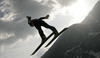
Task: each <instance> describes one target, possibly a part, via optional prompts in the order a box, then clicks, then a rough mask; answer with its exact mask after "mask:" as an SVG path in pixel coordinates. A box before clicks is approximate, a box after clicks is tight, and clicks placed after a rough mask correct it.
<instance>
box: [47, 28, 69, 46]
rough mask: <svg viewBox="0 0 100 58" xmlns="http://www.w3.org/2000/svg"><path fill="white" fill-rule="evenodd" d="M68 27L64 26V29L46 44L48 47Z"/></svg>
mask: <svg viewBox="0 0 100 58" xmlns="http://www.w3.org/2000/svg"><path fill="white" fill-rule="evenodd" d="M66 29H68V28H64V29H63V30H62V31H60V32H59V33H58V34H57V35H55V36H54V38H53V39H52V40H51V41H50V42H49V43H48V44H47V45H46V46H45V47H48V46H49V45H50V44H51V43H52V42H53V41H54V40H55V39H56V38H57V37H58V36H59V35H60V34H61V33H62V32H64V31H65V30H66Z"/></svg>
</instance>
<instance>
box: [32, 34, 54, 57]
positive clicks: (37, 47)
mask: <svg viewBox="0 0 100 58" xmlns="http://www.w3.org/2000/svg"><path fill="white" fill-rule="evenodd" d="M52 35H53V33H51V34H50V35H49V36H48V37H47V38H46V39H44V40H43V41H42V42H41V44H40V45H39V46H38V47H37V48H36V50H35V51H34V52H33V53H32V54H31V55H34V54H35V53H36V52H37V51H38V50H39V49H40V48H41V46H42V45H43V44H44V43H45V42H46V41H47V40H48V39H49V38H50V37H51V36H52Z"/></svg>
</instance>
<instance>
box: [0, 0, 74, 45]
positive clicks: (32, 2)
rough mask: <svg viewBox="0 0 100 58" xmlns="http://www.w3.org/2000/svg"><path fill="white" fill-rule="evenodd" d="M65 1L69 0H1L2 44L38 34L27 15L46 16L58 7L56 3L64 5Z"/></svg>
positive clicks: (0, 29) (0, 27)
mask: <svg viewBox="0 0 100 58" xmlns="http://www.w3.org/2000/svg"><path fill="white" fill-rule="evenodd" d="M64 1H66V3H67V4H68V3H69V2H67V0H63V1H60V0H38V1H36V0H0V38H1V39H0V46H1V45H2V44H3V45H5V46H9V45H11V44H14V43H16V42H18V40H20V39H21V40H26V38H27V37H28V36H30V35H32V36H34V35H36V30H35V29H34V28H31V27H30V26H29V25H28V24H27V19H26V16H27V15H29V16H32V17H33V18H38V17H41V16H45V15H46V14H50V13H51V12H53V10H54V9H57V8H55V7H56V5H59V6H62V5H63V4H62V2H64ZM71 1H74V0H71Z"/></svg>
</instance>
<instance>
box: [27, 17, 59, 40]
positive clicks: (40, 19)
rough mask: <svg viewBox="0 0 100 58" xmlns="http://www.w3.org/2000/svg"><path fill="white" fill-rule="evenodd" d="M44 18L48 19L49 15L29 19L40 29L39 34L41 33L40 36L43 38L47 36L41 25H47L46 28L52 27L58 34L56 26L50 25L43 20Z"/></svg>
mask: <svg viewBox="0 0 100 58" xmlns="http://www.w3.org/2000/svg"><path fill="white" fill-rule="evenodd" d="M42 19H47V17H41V18H39V19H34V20H31V19H28V24H29V25H30V26H31V27H33V26H35V27H36V29H37V30H38V32H39V34H40V37H41V38H42V40H44V39H45V38H46V36H45V34H44V32H43V30H42V29H41V26H43V27H45V28H48V29H51V30H52V31H53V33H54V34H57V33H58V31H57V30H56V28H55V27H53V26H50V25H48V24H47V23H46V22H45V21H43V20H42Z"/></svg>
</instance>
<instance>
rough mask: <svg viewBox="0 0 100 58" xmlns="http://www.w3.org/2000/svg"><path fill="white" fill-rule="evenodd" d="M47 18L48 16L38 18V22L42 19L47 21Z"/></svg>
mask: <svg viewBox="0 0 100 58" xmlns="http://www.w3.org/2000/svg"><path fill="white" fill-rule="evenodd" d="M48 18H49V15H46V16H45V17H41V18H39V20H42V19H48Z"/></svg>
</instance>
